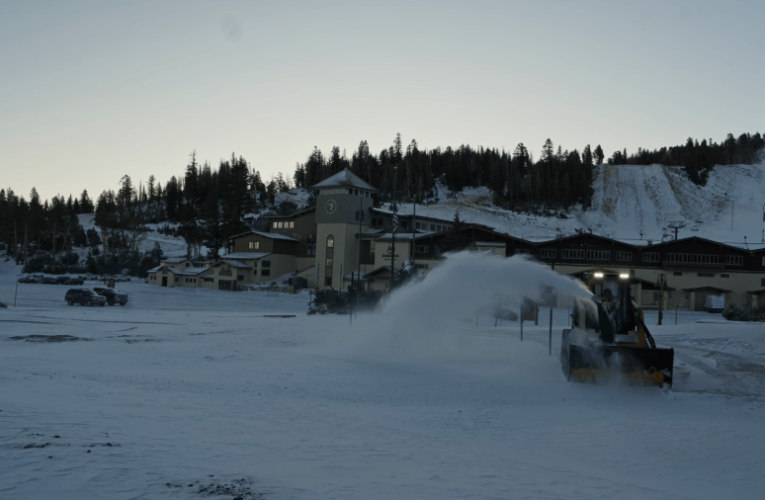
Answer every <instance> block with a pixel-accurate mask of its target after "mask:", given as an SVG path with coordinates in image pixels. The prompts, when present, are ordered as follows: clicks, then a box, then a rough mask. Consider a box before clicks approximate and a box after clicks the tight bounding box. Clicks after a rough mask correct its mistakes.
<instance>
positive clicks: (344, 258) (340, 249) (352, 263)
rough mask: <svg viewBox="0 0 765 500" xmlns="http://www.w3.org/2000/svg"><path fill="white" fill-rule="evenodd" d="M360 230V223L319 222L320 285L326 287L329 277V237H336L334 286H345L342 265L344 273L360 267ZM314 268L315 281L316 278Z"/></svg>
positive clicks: (317, 251) (333, 264)
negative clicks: (357, 237)
mask: <svg viewBox="0 0 765 500" xmlns="http://www.w3.org/2000/svg"><path fill="white" fill-rule="evenodd" d="M358 232H359V226H358V224H347V223H344V222H340V223H325V224H318V228H317V234H318V237H317V245H316V246H317V248H316V262H317V263H318V264H319V266H320V269H321V274H320V278H319V280H320V281H321V283H320V284H319V286H320V287H326V286H327V285H326V277H327V238H328V237H329V236H330V235H331V236H332V237H333V238H334V250H333V257H332V288H341V287H342V288H345V287H344V285H343V281H342V278H343V276H342V275H341V274H340V272H341V269H340V268H341V265H342V273H343V274H351V272H354V271H356V270H357V269H358V263H359V247H358V244H359V242H358V240H357V239H356V234H357V233H358ZM315 274H316V273H315V269H314V277H313V279H314V281H315V280H316V276H315Z"/></svg>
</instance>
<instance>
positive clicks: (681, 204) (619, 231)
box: [399, 165, 765, 247]
mask: <svg viewBox="0 0 765 500" xmlns="http://www.w3.org/2000/svg"><path fill="white" fill-rule="evenodd" d="M764 169H765V166H763V165H725V166H718V167H716V168H715V169H714V170H713V171H712V172H711V174H710V175H709V179H708V182H707V184H706V185H705V186H697V185H695V184H693V183H692V182H691V181H690V180H688V178H687V177H686V175H685V174H684V172H683V171H682V169H681V168H680V167H666V166H663V165H650V166H632V165H618V166H614V165H600V166H599V167H597V169H596V173H595V180H594V183H593V188H594V191H595V192H594V195H593V203H592V206H591V207H590V208H589V209H588V210H586V211H584V210H582V208H581V207H574V208H572V209H571V210H570V211H569V212H567V213H565V214H564V215H565V217H561V215H560V211H556V212H555V214H554V215H547V216H544V215H533V214H523V213H517V212H512V211H508V210H503V209H500V208H497V207H495V206H494V205H493V204H492V203H491V199H492V196H491V192H490V191H489V190H488V189H486V188H478V189H474V188H473V189H466V190H464V191H463V192H461V193H449V192H448V190H445V189H444V188H443V186H441V187H440V189H439V197H438V198H439V200H438V202H436V203H434V204H431V205H418V206H417V213H418V214H420V215H426V216H431V217H441V218H445V219H453V218H454V214H455V212H456V211H459V214H460V219H462V220H463V221H466V222H473V223H479V224H485V225H487V226H491V227H493V228H495V229H496V230H498V231H501V232H504V233H508V234H512V235H514V236H520V237H523V238H527V239H532V240H535V239H548V238H554V237H556V236H558V235H563V236H567V235H571V234H574V233H575V232H576V230H577V229H584V230H592V232H594V233H596V234H600V235H603V236H608V237H611V238H618V239H623V240H628V241H630V242H632V243H634V244H641V242H642V244H645V243H646V242H647V241H649V240H651V241H653V242H658V241H661V240H662V238H663V237H664V235H669V234H670V233H671V230H669V229H668V225H669V223H670V222H672V221H681V222H683V223H685V227H684V228H683V229H681V230H680V233H679V236H680V237H689V236H700V237H704V238H709V239H712V240H716V241H723V242H735V243H741V244H744V243H745V242H746V243H748V244H749V245H750V247H751V246H763V245H765V242H763V243H761V242H762V240H763V228H765V224H763V222H762V214H763V203H764V202H765V176H764V175H763V170H764ZM399 211H400V212H404V213H411V212H412V205H410V204H400V205H399ZM672 235H673V236H674V233H672ZM745 237H746V238H745Z"/></svg>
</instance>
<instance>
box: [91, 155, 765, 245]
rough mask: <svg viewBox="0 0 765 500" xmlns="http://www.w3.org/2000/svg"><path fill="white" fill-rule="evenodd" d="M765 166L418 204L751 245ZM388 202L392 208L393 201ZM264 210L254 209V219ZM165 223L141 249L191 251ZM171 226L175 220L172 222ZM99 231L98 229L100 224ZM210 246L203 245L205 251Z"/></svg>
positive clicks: (517, 224) (607, 168)
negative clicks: (519, 205)
mask: <svg viewBox="0 0 765 500" xmlns="http://www.w3.org/2000/svg"><path fill="white" fill-rule="evenodd" d="M764 172H765V165H725V166H717V167H716V168H715V169H714V170H713V171H712V172H711V173H710V175H709V179H708V181H707V184H706V185H705V186H697V185H696V184H693V183H692V182H691V181H690V180H688V178H687V176H686V175H685V174H684V172H683V171H682V169H681V168H680V167H666V166H663V165H650V166H633V165H616V166H615V165H600V166H599V167H597V169H596V172H595V180H594V183H593V184H594V185H593V188H594V195H593V202H592V206H591V207H590V208H589V209H588V210H586V211H585V210H582V208H581V207H580V206H578V207H573V208H572V209H571V210H569V211H567V212H566V211H561V210H555V211H553V210H548V211H547V215H536V214H529V213H521V212H514V211H511V210H505V209H502V208H499V207H496V206H494V204H493V203H492V198H493V197H492V193H491V191H490V190H489V189H488V188H485V187H482V188H467V189H464V190H463V191H461V192H459V193H454V192H451V191H449V190H448V189H447V188H446V187H445V186H444V185H443V184H441V183H438V184H437V186H436V189H435V195H434V197H433V199H432V200H431V202H430V203H427V204H421V205H417V207H416V210H417V214H418V215H420V216H430V217H439V218H442V219H447V220H452V219H453V218H454V214H455V212H457V211H459V214H460V219H462V220H463V221H465V222H472V223H478V224H484V225H486V226H489V227H493V228H494V229H496V230H497V231H500V232H503V233H506V234H510V235H513V236H518V237H522V238H525V239H529V240H546V239H551V238H555V237H558V236H569V235H572V234H575V233H576V232H577V231H578V230H584V231H592V232H593V233H595V234H599V235H602V236H608V237H611V238H616V239H620V240H624V241H625V242H628V243H632V244H636V245H640V244H647V243H648V242H649V241H651V242H654V243H656V242H660V241H662V239H669V238H670V237H674V233H673V232H672V230H671V229H669V228H668V226H669V223H670V222H673V221H681V222H683V223H685V227H684V228H683V229H681V230H680V232H679V237H681V238H683V237H689V236H700V237H703V238H708V239H711V240H715V241H721V242H726V243H731V244H736V245H739V246H745V245H747V246H748V247H749V248H759V247H763V246H765V241H764V240H763V237H764V234H765V233H763V229H765V223H763V220H762V215H763V203H765V173H764ZM308 199H309V193H308V191H307V190H306V189H294V190H292V191H290V192H289V193H279V194H278V195H277V198H276V203H277V205H278V204H280V203H282V202H290V203H294V204H295V206H296V207H297V209H298V210H301V209H303V208H304V207H305V206H306V205H307V203H308ZM384 208H388V207H387V206H386V207H384ZM398 208H399V213H412V211H413V210H414V207H413V205H412V204H407V203H399V205H398ZM260 216H261V214H257V213H255V214H248V218H249V219H250V220H251V221H255V220H257V219H258V218H260ZM93 219H94V216H93V215H90V214H88V215H81V216H80V224H82V226H83V228H84V229H85V230H88V229H90V228H96V226H95V225H94V220H93ZM165 224H166V223H161V224H150V225H148V227H149V228H150V229H152V231H151V232H148V233H146V238H145V239H144V240H142V241H141V243H140V245H139V247H140V250H141V251H147V250H150V249H151V248H153V247H154V244H155V243H159V244H160V246H161V247H162V250H163V252H164V254H165V256H168V257H174V256H181V255H186V243H185V242H184V240H183V238H180V237H173V236H166V235H163V234H160V233H158V232H156V229H157V228H158V227H159V226H163V225H165ZM171 225H172V224H171ZM96 229H97V228H96ZM204 253H206V249H205V248H203V249H202V254H204Z"/></svg>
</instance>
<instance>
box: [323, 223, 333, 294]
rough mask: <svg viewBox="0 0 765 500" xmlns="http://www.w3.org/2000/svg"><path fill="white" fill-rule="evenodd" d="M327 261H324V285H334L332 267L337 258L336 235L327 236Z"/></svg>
mask: <svg viewBox="0 0 765 500" xmlns="http://www.w3.org/2000/svg"><path fill="white" fill-rule="evenodd" d="M325 257H326V261H325V262H324V285H325V286H328V287H330V288H331V287H332V267H333V262H334V259H335V237H334V236H332V235H331V234H330V235H329V236H327V252H326V256H325Z"/></svg>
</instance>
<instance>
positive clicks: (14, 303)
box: [13, 280, 19, 309]
mask: <svg viewBox="0 0 765 500" xmlns="http://www.w3.org/2000/svg"><path fill="white" fill-rule="evenodd" d="M18 296H19V280H16V293H15V294H13V308H14V309H16V297H18Z"/></svg>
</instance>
